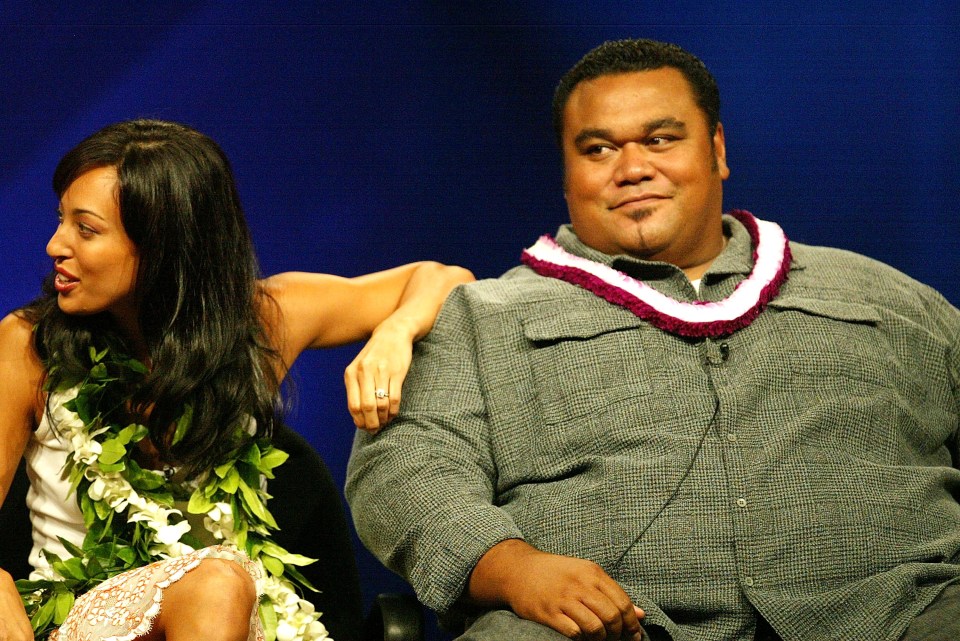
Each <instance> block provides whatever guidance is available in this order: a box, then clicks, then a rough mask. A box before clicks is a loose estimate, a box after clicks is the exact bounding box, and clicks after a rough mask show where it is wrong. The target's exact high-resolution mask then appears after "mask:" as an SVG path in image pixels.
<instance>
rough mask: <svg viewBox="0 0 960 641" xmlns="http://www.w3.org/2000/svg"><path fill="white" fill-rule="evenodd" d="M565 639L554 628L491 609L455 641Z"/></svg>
mask: <svg viewBox="0 0 960 641" xmlns="http://www.w3.org/2000/svg"><path fill="white" fill-rule="evenodd" d="M503 639H511V640H512V641H566V640H567V637H565V636H563V635H562V634H560V633H559V632H557V631H556V630H553V629H552V628H548V627H547V626H545V625H540V624H539V623H535V622H533V621H528V620H527V619H521V618H520V617H518V616H517V615H516V614H514V613H513V612H511V611H509V610H491V611H490V612H486V613H484V614H482V615H480V616H479V617H477V619H475V620H474V621H473V622H472V623H471V624H470V625H469V626H468V627H467V629H466V631H465V632H464V633H463V635H461V636H459V637H457V641H503Z"/></svg>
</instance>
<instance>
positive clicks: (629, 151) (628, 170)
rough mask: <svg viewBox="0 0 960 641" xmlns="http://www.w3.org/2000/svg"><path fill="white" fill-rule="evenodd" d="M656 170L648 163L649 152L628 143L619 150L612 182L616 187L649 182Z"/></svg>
mask: <svg viewBox="0 0 960 641" xmlns="http://www.w3.org/2000/svg"><path fill="white" fill-rule="evenodd" d="M655 173H656V168H654V166H653V164H652V163H651V162H650V152H649V151H648V150H647V149H646V148H645V147H644V146H643V145H641V144H638V143H635V142H628V143H627V144H625V145H624V146H623V147H621V148H620V157H619V158H618V159H617V168H616V171H615V172H614V177H613V178H614V180H615V181H616V183H617V184H618V185H629V184H636V183H639V182H641V181H644V180H650V179H651V178H653V175H654V174H655Z"/></svg>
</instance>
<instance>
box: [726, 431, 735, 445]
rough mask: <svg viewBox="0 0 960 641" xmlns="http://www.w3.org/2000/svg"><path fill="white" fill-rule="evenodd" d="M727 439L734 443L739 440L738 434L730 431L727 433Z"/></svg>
mask: <svg viewBox="0 0 960 641" xmlns="http://www.w3.org/2000/svg"><path fill="white" fill-rule="evenodd" d="M727 440H728V441H730V442H731V443H733V442H735V441H736V440H737V435H736V434H734V433H733V432H730V433H729V434H727Z"/></svg>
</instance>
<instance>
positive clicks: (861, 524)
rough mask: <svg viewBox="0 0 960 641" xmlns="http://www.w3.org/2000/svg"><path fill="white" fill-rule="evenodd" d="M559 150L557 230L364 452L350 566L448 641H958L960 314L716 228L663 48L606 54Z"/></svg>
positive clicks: (356, 461) (879, 281)
mask: <svg viewBox="0 0 960 641" xmlns="http://www.w3.org/2000/svg"><path fill="white" fill-rule="evenodd" d="M554 123H555V126H556V128H557V134H558V140H559V141H560V144H561V148H562V152H563V160H564V171H565V181H564V190H565V196H566V200H567V205H568V209H569V213H570V220H571V225H570V226H564V227H562V228H561V229H560V231H559V232H558V234H557V236H556V239H555V240H551V239H548V238H544V239H541V240H540V241H539V242H538V243H537V244H536V245H534V246H533V247H531V248H530V249H528V250H527V251H526V252H525V253H524V262H525V263H526V266H523V267H518V268H516V269H514V270H512V271H510V272H508V273H507V274H505V275H504V276H502V277H501V278H499V279H496V280H488V281H482V282H478V283H474V284H471V285H467V286H465V287H461V288H460V289H458V290H456V291H455V292H454V293H453V294H452V295H451V297H450V299H449V300H448V301H447V303H446V305H445V308H444V310H443V312H442V313H441V316H440V318H439V319H438V321H437V323H436V326H435V328H434V330H433V332H432V333H431V334H430V335H429V336H428V337H427V338H426V339H425V340H424V341H423V342H421V343H420V344H419V345H418V347H417V353H416V358H415V362H414V367H413V369H412V370H411V374H410V377H409V379H408V382H407V384H406V386H405V387H404V398H403V404H402V407H401V412H400V417H399V420H398V421H397V422H396V424H395V425H394V426H392V427H390V428H388V429H387V430H385V431H384V432H383V433H382V434H380V435H379V436H376V437H371V436H368V435H363V434H361V435H359V436H358V438H357V442H356V445H355V449H354V453H353V456H352V460H351V465H350V470H349V478H348V486H347V492H348V498H349V499H350V501H351V505H352V508H353V513H354V518H355V521H356V523H357V528H358V531H359V532H360V535H361V537H362V538H363V540H364V542H365V543H366V545H368V546H369V547H370V548H371V550H373V551H374V553H375V554H377V555H378V556H379V557H380V559H381V560H383V561H384V563H386V564H387V565H388V566H389V567H391V568H393V569H395V570H396V571H397V572H399V573H401V574H402V575H403V576H405V577H406V578H407V579H408V580H409V581H410V582H411V583H412V584H413V586H414V588H415V589H416V591H417V594H418V596H419V597H420V599H421V600H422V601H423V602H424V603H425V604H426V605H428V606H429V607H431V608H433V609H435V610H437V611H439V612H440V613H441V614H442V615H444V616H446V617H450V618H452V617H456V616H460V617H465V619H466V621H467V623H468V628H467V631H466V633H465V635H464V636H463V637H462V638H463V639H562V638H563V637H571V638H582V639H620V638H623V639H637V638H640V636H641V634H642V633H644V632H645V633H646V636H647V637H649V638H652V639H674V640H676V641H685V640H697V641H700V640H703V641H707V640H710V641H716V640H720V639H723V640H726V639H730V640H732V639H736V640H752V639H784V640H786V641H794V640H800V639H804V640H808V639H838V640H857V639H891V640H892V639H900V638H902V639H905V640H906V639H910V640H915V639H928V638H929V639H933V638H936V639H957V638H960V632H958V630H957V629H950V628H948V627H947V626H948V624H952V625H954V626H956V625H958V624H957V621H958V620H960V617H958V616H957V613H958V612H960V596H958V593H960V589H958V588H956V587H953V586H954V585H955V583H954V582H956V581H957V580H958V579H960V565H958V564H957V563H958V556H960V504H958V502H957V500H956V496H957V495H958V494H960V472H958V471H957V469H956V465H957V462H958V448H957V435H958V427H960V418H958V417H960V400H958V396H960V391H958V388H960V312H958V311H957V310H956V309H955V308H953V307H952V306H951V305H950V304H949V303H947V302H946V301H945V300H944V299H943V297H942V296H940V295H939V294H937V293H936V292H935V291H933V290H931V289H930V288H927V287H926V286H923V285H921V284H919V283H917V282H915V281H913V280H911V279H909V278H908V277H906V276H904V275H903V274H901V273H899V272H897V271H895V270H893V269H892V268H890V267H887V266H884V265H882V264H880V263H877V262H875V261H872V260H870V259H867V258H864V257H861V256H857V255H855V254H851V253H849V252H844V251H840V250H833V249H825V248H817V247H808V246H804V245H800V244H797V243H788V242H787V241H786V238H785V236H784V235H783V232H782V231H781V230H780V228H779V227H777V226H776V225H774V224H772V223H768V222H764V221H757V220H756V219H754V218H753V217H752V216H751V215H750V214H747V213H746V212H733V215H723V214H722V209H721V207H722V182H723V180H724V179H726V178H727V176H728V175H729V169H728V167H727V163H726V147H725V140H724V134H723V127H722V125H721V124H720V122H719V94H718V92H717V89H716V85H715V83H714V80H713V78H712V77H711V76H710V74H709V73H708V72H707V70H706V68H705V67H704V66H703V64H702V63H701V62H700V61H699V60H698V59H696V58H695V57H693V56H692V55H690V54H689V53H687V52H685V51H683V50H682V49H680V48H679V47H676V46H674V45H668V44H663V43H657V42H651V41H645V40H636V41H620V42H611V43H606V44H604V45H602V46H600V47H598V48H597V49H595V50H594V51H592V52H590V53H589V54H587V56H586V57H585V58H584V59H583V60H581V61H580V62H579V63H578V64H577V65H576V66H575V67H574V68H573V69H571V70H570V71H569V72H568V73H567V74H566V75H565V76H564V78H563V79H562V80H561V82H560V84H559V86H558V88H557V91H556V94H555V98H554ZM703 302H710V303H711V304H710V305H705V304H702V303H703ZM641 623H642V624H643V629H642V630H641V627H640V624H641ZM908 628H909V629H908ZM951 630H952V631H951ZM928 633H929V634H930V635H931V636H925V635H927V634H928Z"/></svg>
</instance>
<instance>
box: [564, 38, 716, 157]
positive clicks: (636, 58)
mask: <svg viewBox="0 0 960 641" xmlns="http://www.w3.org/2000/svg"><path fill="white" fill-rule="evenodd" d="M664 67H671V68H673V69H676V70H677V71H679V72H680V73H682V74H683V76H684V77H685V78H686V79H687V82H688V83H690V88H691V89H692V91H693V96H694V99H695V100H696V101H697V106H699V107H700V109H701V110H702V111H703V114H704V116H705V117H706V119H707V129H708V131H710V133H711V134H712V133H713V132H715V131H716V130H717V124H718V123H719V122H720V90H719V89H718V88H717V81H716V80H714V78H713V76H712V75H710V72H709V71H707V67H706V65H704V64H703V61H701V60H700V59H699V58H697V57H696V56H695V55H693V54H692V53H690V52H688V51H686V50H684V49H682V48H681V47H679V46H677V45H675V44H671V43H668V42H657V41H656V40H646V39H631V40H610V41H608V42H604V43H603V44H602V45H600V46H599V47H597V48H595V49H593V50H592V51H590V52H589V53H587V55H585V56H584V57H583V58H581V59H580V61H579V62H578V63H577V64H575V65H574V66H573V67H572V68H571V69H570V70H569V71H568V72H567V73H565V74H564V75H563V77H562V78H561V79H560V82H559V84H557V88H556V90H555V91H554V92H553V130H554V133H555V134H556V137H557V144H559V145H561V146H562V145H563V110H564V108H565V107H566V106H567V101H568V100H569V99H570V94H571V93H572V92H573V90H574V89H575V88H576V86H577V85H578V84H580V83H581V82H584V81H585V80H593V79H594V78H599V77H600V76H606V75H611V74H618V73H630V72H634V71H653V70H654V69H663V68H664Z"/></svg>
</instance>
